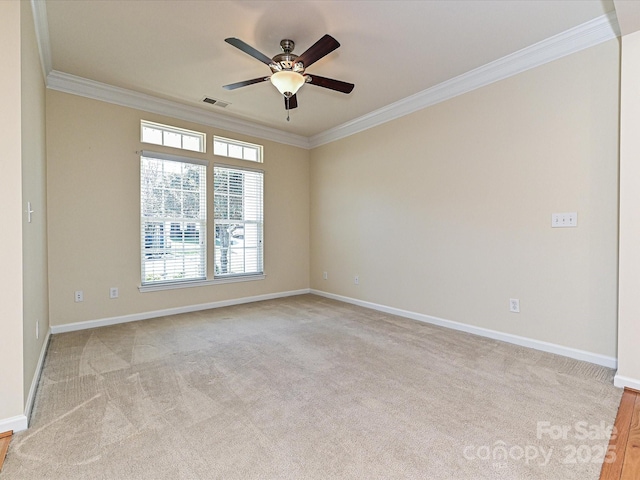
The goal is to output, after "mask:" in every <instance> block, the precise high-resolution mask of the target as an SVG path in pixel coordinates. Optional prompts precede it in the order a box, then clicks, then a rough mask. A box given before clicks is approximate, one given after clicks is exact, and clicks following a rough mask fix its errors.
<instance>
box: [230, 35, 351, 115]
mask: <svg viewBox="0 0 640 480" xmlns="http://www.w3.org/2000/svg"><path fill="white" fill-rule="evenodd" d="M224 41H225V42H227V43H228V44H230V45H233V46H234V47H236V48H238V49H240V50H242V51H243V52H244V53H246V54H248V55H251V56H252V57H253V58H255V59H257V60H259V61H261V62H262V63H264V64H266V65H267V66H268V67H269V68H270V69H271V75H269V76H266V77H258V78H253V79H251V80H245V81H243V82H237V83H231V84H229V85H224V86H223V88H225V89H227V90H235V89H236V88H240V87H246V86H247V85H253V84H254V83H260V82H266V81H267V80H271V83H272V84H273V85H274V86H275V87H276V88H277V89H278V91H279V92H280V93H281V94H282V95H283V96H284V107H285V109H286V110H287V114H288V110H290V109H292V108H297V106H298V98H297V96H296V93H297V92H298V90H299V89H300V87H302V85H304V84H305V83H310V84H311V85H316V86H318V87H323V88H328V89H329V90H335V91H337V92H342V93H351V91H352V90H353V87H354V85H353V83H347V82H343V81H340V80H334V79H332V78H325V77H320V76H318V75H312V74H309V73H305V70H306V68H307V67H309V66H311V65H312V64H313V63H315V62H317V61H318V60H320V59H321V58H322V57H324V56H325V55H328V54H329V53H331V52H333V51H334V50H335V49H336V48H338V47H339V46H340V44H339V43H338V41H337V40H336V39H335V38H333V37H332V36H331V35H325V36H323V37H322V38H321V39H320V40H318V41H317V42H316V43H314V44H313V45H311V47H309V48H308V49H307V50H306V51H305V52H304V53H303V54H302V55H300V56H298V55H296V54H294V53H293V49H294V48H295V43H294V42H293V40H288V39H285V40H282V41H281V42H280V47H281V48H282V53H279V54H278V55H276V56H274V57H273V58H269V57H267V56H266V55H265V54H263V53H261V52H259V51H258V50H256V49H255V48H253V47H252V46H251V45H248V44H247V43H245V42H243V41H242V40H240V39H239V38H235V37H231V38H225V40H224ZM288 120H289V117H288V115H287V121H288Z"/></svg>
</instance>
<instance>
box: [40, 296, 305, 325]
mask: <svg viewBox="0 0 640 480" xmlns="http://www.w3.org/2000/svg"><path fill="white" fill-rule="evenodd" d="M305 293H310V290H309V289H308V288H303V289H301V290H291V291H288V292H277V293H267V294H264V295H255V296H252V297H241V298H233V299H231V300H220V301H218V302H211V303H200V304H198V305H186V306H184V307H175V308H167V309H164V310H154V311H151V312H143V313H134V314H131V315H122V316H120V317H109V318H101V319H97V320H87V321H85V322H76V323H65V324H63V325H52V326H51V333H53V334H56V333H65V332H74V331H77V330H86V329H89V328H97V327H106V326H108V325H116V324H118V323H127V322H137V321H138V320H147V319H149V318H157V317H164V316H166V315H176V314H179V313H189V312H197V311H200V310H209V309H211V308H221V307H230V306H232V305H241V304H243V303H252V302H260V301H263V300H272V299H274V298H284V297H292V296H294V295H303V294H305Z"/></svg>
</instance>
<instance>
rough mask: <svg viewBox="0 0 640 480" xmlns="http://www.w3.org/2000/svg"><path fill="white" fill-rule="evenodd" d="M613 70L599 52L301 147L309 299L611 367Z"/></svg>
mask: <svg viewBox="0 0 640 480" xmlns="http://www.w3.org/2000/svg"><path fill="white" fill-rule="evenodd" d="M618 57H619V45H618V41H617V40H612V41H609V42H607V43H604V44H601V45H599V46H597V47H593V48H590V49H588V50H585V51H582V52H580V53H577V54H574V55H571V56H569V57H565V58H563V59H560V60H557V61H555V62H553V63H550V64H547V65H544V66H541V67H538V68H536V69H533V70H530V71H527V72H525V73H522V74H520V75H517V76H514V77H511V78H509V79H506V80H503V81H501V82H498V83H495V84H492V85H489V86H487V87H484V88H482V89H479V90H476V91H473V92H471V93H468V94H465V95H463V96H459V97H456V98H454V99H451V100H449V101H446V102H444V103H440V104H438V105H435V106H433V107H430V108H428V109H425V110H422V111H419V112H416V113H414V114H411V115H409V116H406V117H403V118H400V119H398V120H394V121H392V122H389V123H386V124H384V125H381V126H378V127H376V128H374V129H370V130H367V131H365V132H362V133H359V134H357V135H354V136H351V137H348V138H345V139H343V140H340V141H337V142H334V143H332V144H328V145H325V146H322V147H319V148H316V149H314V150H313V151H312V153H311V252H312V255H311V287H312V288H314V289H318V290H322V291H326V292H329V293H333V294H337V295H343V296H346V297H351V298H354V299H358V300H363V301H369V302H374V303H377V304H382V305H386V306H390V307H394V308H399V309H404V310H408V311H412V312H416V313H421V314H426V315H432V316H436V317H440V318H444V319H447V320H453V321H456V322H462V323H465V324H469V325H472V326H478V327H482V328H487V329H491V330H497V331H500V332H505V333H509V334H515V335H520V336H524V337H529V338H532V339H535V340H539V341H545V342H551V343H555V344H559V345H562V346H566V347H571V348H576V349H580V350H584V351H587V352H592V353H596V354H601V355H606V356H612V357H614V356H615V355H616V308H617V303H616V287H617V284H616V281H617V267H616V263H617V194H618V157H617V155H618V143H617V142H618V80H619V75H618V70H619V58H618ZM553 212H578V227H577V228H569V229H552V228H551V227H550V223H551V214H552V213H553ZM324 271H326V272H328V276H329V278H328V280H323V279H322V273H323V272H324ZM355 274H359V280H360V285H357V286H356V285H354V281H353V276H354V275H355ZM510 298H518V299H519V300H520V308H521V313H519V314H514V313H510V312H509V299H510Z"/></svg>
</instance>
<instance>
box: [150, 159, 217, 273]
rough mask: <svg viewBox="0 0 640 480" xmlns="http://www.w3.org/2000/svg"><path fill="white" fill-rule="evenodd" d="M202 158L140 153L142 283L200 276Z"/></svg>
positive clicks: (204, 219) (203, 216) (203, 232)
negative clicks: (200, 159)
mask: <svg viewBox="0 0 640 480" xmlns="http://www.w3.org/2000/svg"><path fill="white" fill-rule="evenodd" d="M206 179H207V167H206V162H205V161H199V160H194V159H187V158H182V157H177V156H174V155H166V154H161V153H152V152H142V156H141V158H140V204H141V205H140V213H141V221H140V226H141V254H142V261H141V264H142V284H143V285H149V284H156V283H162V282H181V281H187V280H199V279H205V278H206V275H207V267H206V245H207V241H206V234H207V203H206V198H207V193H206V192H207V189H206Z"/></svg>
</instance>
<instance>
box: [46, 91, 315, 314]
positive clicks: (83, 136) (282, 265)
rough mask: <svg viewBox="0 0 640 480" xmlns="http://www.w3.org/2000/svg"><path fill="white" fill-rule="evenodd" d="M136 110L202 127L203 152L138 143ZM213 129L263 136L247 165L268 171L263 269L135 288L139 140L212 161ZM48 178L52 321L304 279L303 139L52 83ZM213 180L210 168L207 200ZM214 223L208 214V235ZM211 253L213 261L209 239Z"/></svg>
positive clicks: (244, 293)
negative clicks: (295, 143)
mask: <svg viewBox="0 0 640 480" xmlns="http://www.w3.org/2000/svg"><path fill="white" fill-rule="evenodd" d="M140 119H145V120H150V121H154V122H159V123H164V124H169V125H174V126H178V127H183V128H188V129H192V130H197V131H203V132H205V133H206V134H207V153H206V154H197V153H191V152H189V153H181V152H180V151H179V150H176V149H172V148H166V147H165V148H163V147H160V146H155V145H148V144H145V145H143V144H142V143H141V142H140ZM214 134H216V135H222V136H226V137H230V138H235V139H238V140H244V141H250V142H256V143H261V144H263V145H264V157H265V158H264V164H262V165H256V164H250V165H248V166H250V167H258V168H263V169H264V170H265V172H266V173H265V214H264V215H265V227H264V228H265V273H266V275H267V277H266V279H265V280H262V281H252V282H243V283H233V284H224V285H211V286H204V287H195V288H186V289H179V290H169V291H160V292H146V293H140V292H139V291H138V286H139V285H140V233H139V232H140V216H139V215H140V186H139V182H140V158H139V156H138V155H137V154H136V153H135V152H136V151H138V150H141V149H143V148H144V149H147V150H152V151H165V152H170V153H173V154H179V155H180V154H182V155H186V156H193V157H199V158H205V159H208V160H210V169H212V168H213V163H214V156H213V154H212V153H211V150H212V148H211V142H212V136H213V135H214ZM216 158H217V160H218V161H221V162H223V163H226V164H238V165H246V162H242V161H238V160H233V159H227V158H220V157H216ZM47 179H48V180H47V182H48V183H47V185H48V191H47V197H48V215H49V216H48V222H49V227H48V234H49V237H48V238H49V291H50V319H51V324H52V325H62V324H69V323H74V322H80V321H87V320H96V319H103V318H110V317H118V316H123V315H131V314H141V313H146V312H153V311H157V310H162V309H168V308H178V307H184V306H189V305H196V304H204V303H210V302H216V301H221V300H228V299H234V298H240V297H250V296H255V295H262V294H269V293H278V292H286V291H292V290H298V289H305V288H308V284H309V194H308V184H309V152H308V151H306V150H304V149H301V148H297V147H291V146H286V145H282V144H278V143H275V142H270V141H262V140H260V139H255V138H249V137H246V136H243V135H237V134H234V133H230V132H225V131H220V130H216V129H214V128H211V127H206V126H202V125H196V124H192V123H188V122H184V121H180V120H176V119H173V118H167V117H163V116H159V115H154V114H149V113H145V112H140V111H137V110H134V109H131V108H126V107H121V106H117V105H113V104H108V103H104V102H100V101H96V100H90V99H87V98H83V97H79V96H74V95H69V94H65V93H60V92H56V91H48V92H47ZM211 186H212V182H211V173H210V174H209V181H208V188H209V210H211V193H212V192H211ZM212 228H213V225H212V222H209V232H208V238H209V239H210V240H211V239H212V238H213V231H212ZM209 244H210V245H211V241H210V242H209ZM207 255H208V258H209V265H210V267H211V263H212V258H213V252H212V251H211V248H209V251H208V254H207ZM211 270H212V267H211V268H210V271H211ZM110 287H118V288H119V293H120V297H119V298H118V299H114V300H112V299H110V298H109V288H110ZM75 290H83V292H84V302H82V303H75V302H74V296H73V294H74V291H75Z"/></svg>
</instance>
